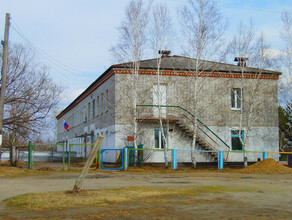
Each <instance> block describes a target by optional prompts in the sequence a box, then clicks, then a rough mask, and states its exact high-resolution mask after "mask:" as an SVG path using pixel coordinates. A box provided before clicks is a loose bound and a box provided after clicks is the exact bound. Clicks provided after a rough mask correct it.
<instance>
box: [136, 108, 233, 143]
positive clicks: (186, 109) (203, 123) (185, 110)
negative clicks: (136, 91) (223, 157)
mask: <svg viewBox="0 0 292 220" xmlns="http://www.w3.org/2000/svg"><path fill="white" fill-rule="evenodd" d="M137 107H164V108H179V109H181V110H183V111H185V112H187V113H188V114H189V115H190V116H192V117H193V118H195V116H194V115H193V114H192V113H191V112H190V111H188V110H187V109H185V108H183V107H181V106H178V105H137ZM197 121H198V122H199V123H200V124H201V125H203V126H204V127H205V128H206V129H207V130H208V131H210V132H211V133H212V134H213V135H214V136H215V137H216V138H218V139H219V140H220V141H221V142H222V143H223V144H224V145H225V146H226V147H228V148H230V147H229V146H228V144H226V143H225V141H223V140H222V139H221V138H220V137H219V136H218V135H217V134H215V133H214V132H213V131H212V130H211V129H210V128H209V127H208V126H207V125H205V124H204V123H203V122H202V121H201V120H200V119H198V118H197Z"/></svg>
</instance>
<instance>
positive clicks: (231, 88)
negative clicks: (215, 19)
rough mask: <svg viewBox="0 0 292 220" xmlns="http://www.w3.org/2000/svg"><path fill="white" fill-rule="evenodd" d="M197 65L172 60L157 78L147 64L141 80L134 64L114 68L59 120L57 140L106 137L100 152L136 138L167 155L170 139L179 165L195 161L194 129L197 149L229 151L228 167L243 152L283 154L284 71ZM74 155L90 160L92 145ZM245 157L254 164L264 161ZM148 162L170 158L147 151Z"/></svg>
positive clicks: (153, 63)
mask: <svg viewBox="0 0 292 220" xmlns="http://www.w3.org/2000/svg"><path fill="white" fill-rule="evenodd" d="M195 64H196V61H195V60H194V59H191V58H187V57H181V56H166V57H163V58H162V59H161V65H160V66H159V72H158V71H157V69H158V68H157V59H151V60H142V61H140V63H139V66H140V68H139V74H138V77H137V78H136V77H134V74H133V63H123V64H117V65H112V66H111V67H109V68H108V69H107V70H106V71H105V72H104V73H103V74H102V75H101V76H100V77H99V78H98V79H97V80H96V81H95V82H93V83H92V84H91V85H90V86H89V87H88V88H87V89H86V90H85V91H84V92H83V93H82V94H81V95H80V96H79V97H77V98H76V99H75V100H74V101H73V102H72V103H71V104H70V105H69V106H68V107H67V108H65V109H64V110H63V111H62V112H61V113H60V114H59V115H58V116H57V120H58V129H57V130H58V134H57V139H58V141H59V142H62V141H66V142H67V143H88V142H94V140H95V138H96V137H97V135H98V134H102V135H103V136H104V137H105V139H104V142H103V145H102V148H104V149H121V148H124V147H125V146H129V145H133V143H132V142H131V141H129V137H133V136H135V137H136V141H137V144H143V146H144V148H150V149H164V147H165V143H164V141H163V136H165V137H166V139H165V140H166V141H167V145H168V148H169V149H173V148H175V149H181V151H178V162H190V161H191V157H190V155H191V153H190V152H189V151H187V150H190V149H191V144H192V140H193V138H194V130H196V132H195V133H196V149H197V150H202V151H218V150H223V151H225V153H224V158H225V159H226V160H227V161H230V162H239V161H242V160H243V157H242V153H237V152H240V151H242V150H245V151H254V152H255V151H259V152H260V151H278V150H279V149H278V140H279V137H278V84H277V83H278V79H279V76H280V74H281V73H280V72H275V71H270V70H263V69H256V68H250V67H246V66H245V65H230V64H222V63H216V62H210V61H201V62H200V66H199V67H198V68H196V66H195ZM196 69H197V71H195V70H196ZM137 79H138V80H137ZM135 80H137V81H136V86H137V91H136V92H133V88H134V87H135ZM135 94H136V104H137V105H136V108H134V106H133V101H134V97H135ZM134 114H137V115H136V117H135V118H136V122H137V132H136V135H135V134H134ZM160 120H161V123H162V126H161V124H160ZM64 121H66V122H67V123H68V124H69V126H70V128H71V130H70V131H69V132H67V131H66V130H65V129H64V127H63V124H64ZM161 127H162V128H163V129H161ZM162 132H163V133H162ZM72 151H76V152H77V155H78V156H84V155H86V154H88V152H89V151H90V147H87V148H86V147H80V146H73V147H72ZM228 151H232V153H228ZM117 153H118V152H114V151H113V152H110V151H106V152H105V154H104V159H105V161H108V162H114V161H115V160H116V158H117ZM168 154H169V156H168V158H169V160H170V152H169V153H168ZM245 156H246V157H247V158H248V161H257V159H258V158H261V157H262V155H261V154H260V153H247V154H246V155H245ZM145 157H146V159H145V160H146V162H163V161H164V152H163V151H161V152H157V151H155V152H154V151H153V152H151V151H149V152H148V153H147V155H146V154H145ZM195 157H196V161H197V162H213V161H216V160H217V157H218V155H217V154H216V153H212V152H196V153H195ZM275 159H278V158H277V156H276V155H275Z"/></svg>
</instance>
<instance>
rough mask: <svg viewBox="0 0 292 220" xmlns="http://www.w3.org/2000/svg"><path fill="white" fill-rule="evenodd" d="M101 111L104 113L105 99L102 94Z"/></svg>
mask: <svg viewBox="0 0 292 220" xmlns="http://www.w3.org/2000/svg"><path fill="white" fill-rule="evenodd" d="M100 104H101V106H100V109H101V113H103V112H104V98H103V93H101V100H100Z"/></svg>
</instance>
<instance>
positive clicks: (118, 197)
mask: <svg viewBox="0 0 292 220" xmlns="http://www.w3.org/2000/svg"><path fill="white" fill-rule="evenodd" d="M236 191H240V192H243V190H236V189H231V188H227V187H224V186H205V187H196V188H184V189H170V188H160V187H123V188H113V189H103V190H88V191H81V192H80V193H73V194H72V193H69V192H47V193H36V194H24V195H19V196H16V197H12V198H9V199H6V200H4V202H5V203H6V204H7V205H10V206H14V207H18V208H21V209H27V210H38V211H44V210H52V209H63V208H73V207H85V206H95V207H97V208H98V207H109V206H117V205H119V204H122V203H127V202H135V201H137V202H139V203H141V204H163V203H172V202H175V200H177V199H180V200H184V199H186V200H189V199H190V198H192V197H196V196H198V194H201V193H206V192H208V193H223V192H236Z"/></svg>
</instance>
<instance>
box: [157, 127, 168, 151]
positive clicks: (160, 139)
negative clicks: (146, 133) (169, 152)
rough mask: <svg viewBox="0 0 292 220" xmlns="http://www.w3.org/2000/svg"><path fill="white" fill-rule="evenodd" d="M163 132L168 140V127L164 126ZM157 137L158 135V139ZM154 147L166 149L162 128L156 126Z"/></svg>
mask: <svg viewBox="0 0 292 220" xmlns="http://www.w3.org/2000/svg"><path fill="white" fill-rule="evenodd" d="M163 133H164V136H165V139H166V141H167V128H165V127H163ZM157 135H158V136H157ZM157 137H158V140H157ZM157 145H158V146H157ZM154 148H155V149H164V148H165V146H164V143H163V137H162V132H161V131H160V128H154Z"/></svg>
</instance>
